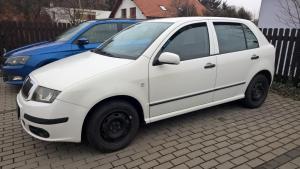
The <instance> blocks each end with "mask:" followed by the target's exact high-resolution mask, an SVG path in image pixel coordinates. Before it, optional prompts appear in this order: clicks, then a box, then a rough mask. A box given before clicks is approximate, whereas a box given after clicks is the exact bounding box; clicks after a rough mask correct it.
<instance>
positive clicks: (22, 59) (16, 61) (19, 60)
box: [5, 56, 29, 65]
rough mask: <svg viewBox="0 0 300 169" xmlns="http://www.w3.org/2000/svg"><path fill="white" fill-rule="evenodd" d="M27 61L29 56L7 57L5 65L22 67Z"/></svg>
mask: <svg viewBox="0 0 300 169" xmlns="http://www.w3.org/2000/svg"><path fill="white" fill-rule="evenodd" d="M28 59H29V56H13V57H8V58H7V60H6V62H5V64H6V65H24V64H25V63H26V62H27V60H28Z"/></svg>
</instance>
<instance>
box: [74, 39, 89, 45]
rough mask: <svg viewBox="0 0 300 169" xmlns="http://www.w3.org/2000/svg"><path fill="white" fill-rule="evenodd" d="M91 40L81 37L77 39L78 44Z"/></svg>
mask: <svg viewBox="0 0 300 169" xmlns="http://www.w3.org/2000/svg"><path fill="white" fill-rule="evenodd" d="M89 43H90V42H89V40H88V39H87V38H80V39H78V40H77V45H80V46H83V45H87V44H89Z"/></svg>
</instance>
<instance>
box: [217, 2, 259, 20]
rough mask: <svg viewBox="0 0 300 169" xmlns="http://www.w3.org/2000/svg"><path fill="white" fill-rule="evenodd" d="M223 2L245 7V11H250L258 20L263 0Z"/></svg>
mask: <svg viewBox="0 0 300 169" xmlns="http://www.w3.org/2000/svg"><path fill="white" fill-rule="evenodd" d="M223 1H227V3H228V4H230V5H235V6H238V7H244V8H245V9H247V10H248V11H250V12H251V13H252V14H253V15H254V17H255V18H258V16H259V9H260V5H261V0H223Z"/></svg>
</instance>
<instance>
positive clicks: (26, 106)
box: [17, 93, 88, 142]
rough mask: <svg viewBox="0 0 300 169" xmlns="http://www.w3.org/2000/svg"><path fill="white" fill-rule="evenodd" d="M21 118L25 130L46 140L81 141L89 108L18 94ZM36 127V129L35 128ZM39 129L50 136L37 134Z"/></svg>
mask: <svg viewBox="0 0 300 169" xmlns="http://www.w3.org/2000/svg"><path fill="white" fill-rule="evenodd" d="M17 104H18V107H19V108H20V120H21V124H22V126H23V128H24V130H25V131H26V132H27V133H28V134H30V135H31V136H33V137H35V138H37V139H40V140H44V141H58V142H80V141H81V133H82V126H83V122H84V118H85V116H86V114H87V112H88V110H87V108H84V107H82V106H78V105H74V104H71V103H67V102H64V101H61V100H58V99H56V100H55V101H54V102H53V103H51V104H48V103H39V102H34V101H26V100H25V99H24V98H23V96H22V94H21V93H19V94H18V95H17ZM33 129H34V130H33ZM37 129H39V130H41V131H44V132H45V131H46V132H47V133H48V136H45V135H43V134H41V135H39V134H37V132H36V131H37Z"/></svg>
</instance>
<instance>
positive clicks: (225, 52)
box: [213, 22, 259, 101]
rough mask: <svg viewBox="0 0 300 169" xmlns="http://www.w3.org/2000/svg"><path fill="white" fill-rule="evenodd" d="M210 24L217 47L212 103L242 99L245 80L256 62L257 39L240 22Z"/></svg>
mask: <svg viewBox="0 0 300 169" xmlns="http://www.w3.org/2000/svg"><path fill="white" fill-rule="evenodd" d="M213 24H214V27H215V31H216V36H217V42H218V46H219V54H218V55H216V56H217V80H216V88H215V90H216V91H215V95H214V101H221V100H224V99H229V98H234V97H243V94H244V88H245V85H246V80H247V78H248V77H249V75H250V72H251V70H252V68H253V67H254V66H255V65H256V64H257V63H258V60H259V56H258V53H257V52H258V51H257V49H258V48H259V44H258V41H257V38H256V37H255V35H254V34H253V33H252V31H251V30H250V29H249V28H248V27H247V26H246V25H244V24H241V23H231V22H213Z"/></svg>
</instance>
